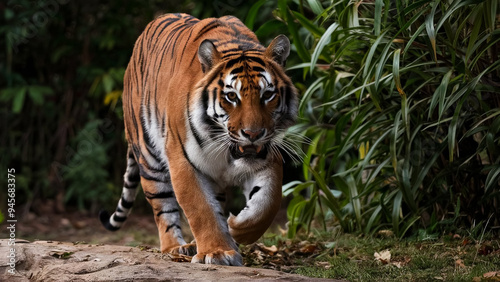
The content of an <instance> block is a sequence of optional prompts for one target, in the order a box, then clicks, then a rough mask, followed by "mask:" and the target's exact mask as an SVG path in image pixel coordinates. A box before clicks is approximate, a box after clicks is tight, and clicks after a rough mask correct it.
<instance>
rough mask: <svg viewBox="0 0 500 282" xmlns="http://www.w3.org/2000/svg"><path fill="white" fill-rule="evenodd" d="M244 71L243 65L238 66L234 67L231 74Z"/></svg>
mask: <svg viewBox="0 0 500 282" xmlns="http://www.w3.org/2000/svg"><path fill="white" fill-rule="evenodd" d="M242 71H243V67H242V66H241V67H237V68H235V69H233V70H232V71H231V74H236V73H240V72H242Z"/></svg>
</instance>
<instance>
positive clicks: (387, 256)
mask: <svg viewBox="0 0 500 282" xmlns="http://www.w3.org/2000/svg"><path fill="white" fill-rule="evenodd" d="M373 256H374V257H375V260H377V261H380V262H381V263H382V264H388V263H389V262H390V261H391V252H390V251H389V250H384V251H381V252H380V253H378V252H375V253H374V254H373Z"/></svg>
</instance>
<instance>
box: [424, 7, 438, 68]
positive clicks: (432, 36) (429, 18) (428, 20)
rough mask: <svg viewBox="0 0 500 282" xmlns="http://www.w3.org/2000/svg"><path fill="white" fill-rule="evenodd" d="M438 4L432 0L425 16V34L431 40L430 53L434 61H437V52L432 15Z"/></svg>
mask: <svg viewBox="0 0 500 282" xmlns="http://www.w3.org/2000/svg"><path fill="white" fill-rule="evenodd" d="M438 6H439V3H438V2H433V5H432V10H431V12H430V14H429V15H427V17H426V18H425V29H426V30H427V36H428V37H429V40H430V42H431V46H432V52H433V53H432V54H433V58H434V61H435V62H437V53H436V30H435V29H434V15H435V13H436V9H437V7H438Z"/></svg>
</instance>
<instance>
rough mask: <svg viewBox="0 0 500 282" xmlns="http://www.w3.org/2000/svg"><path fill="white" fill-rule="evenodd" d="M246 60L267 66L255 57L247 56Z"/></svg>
mask: <svg viewBox="0 0 500 282" xmlns="http://www.w3.org/2000/svg"><path fill="white" fill-rule="evenodd" d="M245 59H247V60H249V61H253V62H256V63H258V64H260V65H262V66H266V63H265V62H264V61H263V60H262V59H261V58H258V57H254V56H245Z"/></svg>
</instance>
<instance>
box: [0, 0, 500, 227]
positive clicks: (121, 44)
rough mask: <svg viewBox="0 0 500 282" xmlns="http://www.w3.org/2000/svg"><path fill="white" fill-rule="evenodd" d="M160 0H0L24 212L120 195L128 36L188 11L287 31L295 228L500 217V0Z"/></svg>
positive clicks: (4, 73) (10, 162) (7, 155)
mask: <svg viewBox="0 0 500 282" xmlns="http://www.w3.org/2000/svg"><path fill="white" fill-rule="evenodd" d="M169 2H170V1H169ZM169 2H164V1H157V0H150V1H147V2H144V1H135V0H134V1H107V3H102V2H101V1H95V0H90V1H67V0H52V1H41V0H40V1H28V0H24V1H9V2H8V3H7V4H0V6H1V7H2V13H3V22H2V24H1V26H0V38H2V40H3V41H4V44H2V46H3V47H2V48H3V50H4V52H2V53H0V73H1V76H0V90H1V92H0V103H1V108H0V116H1V120H2V129H4V130H3V131H2V132H1V133H0V134H1V135H2V138H1V140H0V142H1V145H0V154H1V156H2V158H1V161H0V166H1V167H2V168H6V167H15V168H16V170H17V187H18V193H17V197H18V199H19V201H22V202H24V203H27V204H26V208H30V207H32V208H33V207H34V206H32V205H31V203H32V202H33V201H35V202H36V201H38V200H40V199H41V200H44V201H45V200H47V199H49V200H52V199H53V200H54V202H55V203H56V205H55V207H56V209H58V210H63V209H64V206H65V205H69V204H71V205H75V204H76V205H78V206H79V208H80V209H82V210H91V211H95V210H96V209H97V208H99V207H101V206H103V205H106V206H107V205H112V204H114V202H115V200H116V199H115V198H116V197H117V195H119V193H120V192H119V191H120V189H121V185H122V183H121V178H122V175H123V171H124V165H125V158H124V157H125V151H126V144H125V142H124V136H123V121H122V110H121V101H120V96H121V89H122V81H123V73H124V70H125V67H126V65H127V63H128V60H129V57H130V54H131V52H132V46H133V44H134V42H135V39H136V38H137V36H138V35H139V34H140V32H141V31H142V29H143V28H144V26H145V25H146V24H147V23H148V22H149V21H150V20H151V19H153V18H154V17H155V16H156V15H158V14H162V13H165V12H188V13H191V14H193V15H194V16H197V17H200V18H205V17H210V16H222V15H226V14H232V15H235V16H237V17H239V18H240V19H242V20H243V21H244V22H245V24H246V25H247V26H249V27H250V28H252V29H253V30H255V31H256V34H257V35H258V37H259V38H260V40H261V41H262V42H263V43H268V42H269V40H270V39H272V38H273V37H274V36H275V35H277V34H279V33H284V34H286V35H288V36H289V37H290V39H291V41H292V43H293V50H292V54H291V56H290V58H289V60H288V67H289V73H290V75H291V76H293V78H294V81H295V82H296V85H297V88H299V90H300V92H301V95H302V100H301V103H300V115H301V117H300V122H299V124H298V125H297V126H296V127H294V128H293V129H292V131H293V132H294V133H295V134H293V135H296V134H301V135H304V136H306V137H308V138H309V139H310V142H306V144H303V150H304V152H305V153H304V156H303V162H302V164H301V168H302V172H303V173H302V174H303V175H302V176H301V177H300V178H299V179H297V180H296V181H294V182H291V183H289V184H287V185H285V187H284V193H285V194H286V195H293V199H292V201H291V203H290V205H289V208H288V215H289V219H290V221H291V222H290V225H289V227H290V229H289V235H290V236H293V235H294V234H295V232H297V231H298V230H299V229H300V228H305V229H308V228H310V226H311V224H312V223H313V220H314V219H317V220H318V221H316V222H319V223H320V224H322V225H323V227H324V228H328V227H331V226H337V225H339V226H341V228H342V229H343V230H345V231H348V232H353V231H356V232H365V233H372V232H376V231H377V230H380V229H388V228H390V229H393V231H394V232H395V233H396V234H397V235H398V236H404V235H405V234H409V232H408V231H409V230H411V231H412V232H413V233H414V234H416V233H417V232H416V231H419V230H420V231H419V232H420V233H422V234H424V235H423V236H432V235H433V234H434V233H437V232H438V231H441V230H450V229H454V228H457V227H458V226H472V227H470V228H471V229H474V228H482V227H485V226H487V227H492V226H497V227H498V226H499V225H500V214H499V213H498V212H497V210H498V209H499V208H500V206H499V205H500V203H499V201H500V195H499V180H500V149H499V144H500V133H499V130H500V109H499V106H500V99H499V97H500V96H499V91H500V79H499V77H500V70H499V68H500V61H499V60H498V51H499V48H498V47H499V40H500V24H499V13H498V11H499V7H498V1H496V0H484V1H479V0H478V1H469V0H466V1H458V0H455V1H451V0H450V1H428V0H422V1H405V0H373V1H348V0H339V1H319V0H307V1H302V0H300V1H286V0H279V1H264V0H260V1H241V0H216V1H213V2H211V3H207V2H203V1H194V2H190V3H188V2H186V3H184V2H175V1H171V3H169ZM174 3H175V4H174ZM4 171H5V170H4ZM0 200H1V201H2V205H4V203H5V202H6V201H4V200H2V199H0Z"/></svg>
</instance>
